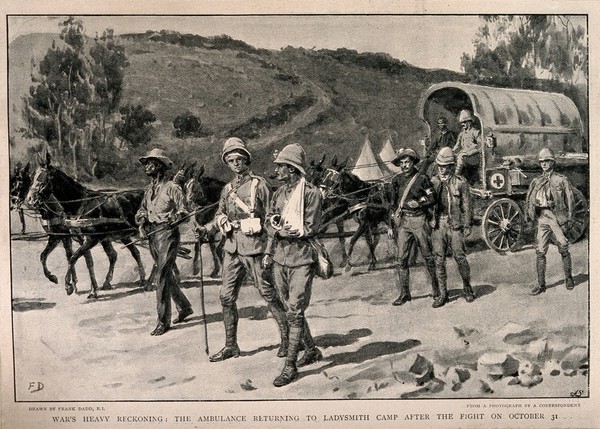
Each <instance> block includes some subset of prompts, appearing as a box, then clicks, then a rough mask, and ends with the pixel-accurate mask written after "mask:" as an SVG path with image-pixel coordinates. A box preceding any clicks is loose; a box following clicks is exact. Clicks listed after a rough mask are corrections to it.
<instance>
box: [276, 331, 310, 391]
mask: <svg viewBox="0 0 600 429" xmlns="http://www.w3.org/2000/svg"><path fill="white" fill-rule="evenodd" d="M302 331H303V329H302V325H300V326H298V325H295V324H294V325H292V326H290V332H289V339H288V341H289V345H288V353H287V356H286V358H285V365H284V366H283V370H282V371H281V374H279V375H278V376H277V377H276V378H275V380H273V385H274V386H275V387H282V386H286V385H288V384H290V383H291V382H292V381H294V380H295V379H296V377H298V369H297V368H296V359H297V358H298V347H299V346H300V341H301V338H302Z"/></svg>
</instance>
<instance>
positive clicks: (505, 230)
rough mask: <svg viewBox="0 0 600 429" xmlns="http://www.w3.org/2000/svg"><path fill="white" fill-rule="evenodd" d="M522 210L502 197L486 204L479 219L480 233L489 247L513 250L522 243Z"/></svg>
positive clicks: (497, 250)
mask: <svg viewBox="0 0 600 429" xmlns="http://www.w3.org/2000/svg"><path fill="white" fill-rule="evenodd" d="M523 220H524V216H523V211H522V210H521V208H520V207H519V205H518V204H517V203H516V202H514V201H513V200H511V199H508V198H502V199H500V200H496V201H494V202H493V203H492V204H490V205H489V206H488V208H487V209H486V210H485V213H484V214H483V218H482V219H481V235H482V236H483V239H484V240H485V242H486V244H487V245H488V247H489V248H490V249H493V250H495V251H496V252H514V251H516V250H518V249H519V248H520V247H521V246H522V245H523V243H522V240H521V234H522V233H523Z"/></svg>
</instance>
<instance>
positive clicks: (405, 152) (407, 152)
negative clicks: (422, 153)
mask: <svg viewBox="0 0 600 429" xmlns="http://www.w3.org/2000/svg"><path fill="white" fill-rule="evenodd" d="M406 157H409V158H412V159H413V161H414V162H415V163H417V162H419V155H417V152H415V151H414V150H413V149H411V148H409V147H401V148H400V149H398V151H397V152H396V158H394V160H393V161H392V164H394V165H395V166H396V167H397V166H399V165H400V160H401V159H402V158H406Z"/></svg>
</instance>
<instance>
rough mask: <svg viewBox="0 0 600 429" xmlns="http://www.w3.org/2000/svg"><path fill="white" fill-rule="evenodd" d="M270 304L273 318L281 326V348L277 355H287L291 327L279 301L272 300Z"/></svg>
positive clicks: (281, 356)
mask: <svg viewBox="0 0 600 429" xmlns="http://www.w3.org/2000/svg"><path fill="white" fill-rule="evenodd" d="M268 305H269V310H270V311H271V314H272V315H273V318H274V319H275V321H276V322H277V326H279V335H280V336H281V344H280V345H279V350H277V357H280V358H283V357H286V356H287V351H288V334H289V327H288V322H287V318H286V316H285V311H284V310H283V307H282V305H281V303H280V302H279V301H275V302H270V303H269V304H268Z"/></svg>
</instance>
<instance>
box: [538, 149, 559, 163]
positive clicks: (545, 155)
mask: <svg viewBox="0 0 600 429" xmlns="http://www.w3.org/2000/svg"><path fill="white" fill-rule="evenodd" d="M538 161H540V162H542V161H556V158H554V152H552V149H550V148H547V147H545V148H543V149H542V150H540V153H539V155H538Z"/></svg>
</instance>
